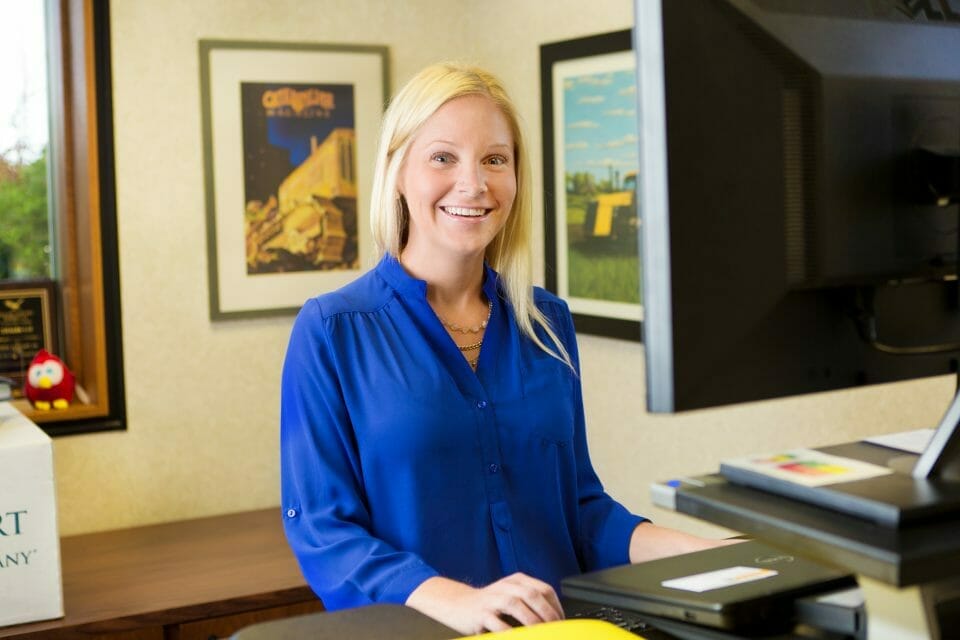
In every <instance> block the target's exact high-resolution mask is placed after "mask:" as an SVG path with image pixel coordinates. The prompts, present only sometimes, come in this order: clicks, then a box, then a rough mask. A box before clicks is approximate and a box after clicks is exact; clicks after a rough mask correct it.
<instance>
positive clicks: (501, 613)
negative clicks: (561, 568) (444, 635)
mask: <svg viewBox="0 0 960 640" xmlns="http://www.w3.org/2000/svg"><path fill="white" fill-rule="evenodd" d="M406 604H407V606H408V607H412V608H414V609H416V610H417V611H420V612H421V613H423V614H426V615H428V616H430V617H431V618H433V619H435V620H438V621H439V622H442V623H443V624H445V625H447V626H448V627H450V628H452V629H456V630H457V631H459V632H460V633H463V634H466V635H473V634H478V633H484V632H486V631H504V630H506V629H509V628H510V627H511V626H512V625H511V624H510V622H508V620H510V619H511V618H512V620H514V621H516V622H517V623H520V624H522V625H531V624H537V623H538V622H550V621H553V620H562V619H563V609H562V608H561V606H560V599H559V598H558V597H557V594H556V592H555V591H554V590H553V587H551V586H550V585H549V584H547V583H546V582H542V581H540V580H537V579H536V578H531V577H530V576H528V575H525V574H522V573H514V574H513V575H510V576H507V577H506V578H501V579H500V580H497V581H496V582H494V583H493V584H490V585H488V586H486V587H482V588H475V587H471V586H469V585H466V584H463V583H462V582H456V581H455V580H449V579H447V578H440V577H436V578H430V579H429V580H426V581H425V582H424V583H423V584H421V585H420V586H419V587H417V588H416V589H415V590H414V591H413V593H411V594H410V597H409V598H407V602H406Z"/></svg>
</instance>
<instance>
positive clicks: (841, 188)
mask: <svg viewBox="0 0 960 640" xmlns="http://www.w3.org/2000/svg"><path fill="white" fill-rule="evenodd" d="M953 3H955V4H953ZM635 10H636V26H635V29H634V48H635V52H636V54H637V74H638V95H639V100H638V103H639V109H638V113H639V119H640V126H639V132H640V145H641V172H640V173H641V176H640V178H641V180H640V183H639V185H638V201H639V203H640V214H641V218H642V224H641V229H640V233H641V243H642V274H641V276H642V279H643V291H644V301H643V303H644V323H643V330H644V336H643V337H644V342H645V352H646V364H647V372H646V381H647V406H648V410H650V411H654V412H672V411H682V410H688V409H698V408H704V407H713V406H718V405H725V404H731V403H740V402H747V401H753V400H760V399H765V398H775V397H781V396H787V395H797V394H804V393H810V392H817V391H826V390H832V389H842V388H848V387H854V386H858V385H865V384H873V383H880V382H891V381H897V380H905V379H910V378H917V377H924V376H934V375H941V374H948V373H957V371H958V369H960V366H958V362H960V291H958V287H957V272H958V270H957V263H958V243H960V219H958V217H960V205H958V204H957V203H958V202H960V186H958V184H960V2H956V0H950V1H949V2H948V1H943V2H915V1H910V2H908V1H893V0H882V1H881V0H859V1H858V0H819V1H818V0H663V1H662V2H661V0H636V2H635Z"/></svg>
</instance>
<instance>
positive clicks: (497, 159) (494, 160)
mask: <svg viewBox="0 0 960 640" xmlns="http://www.w3.org/2000/svg"><path fill="white" fill-rule="evenodd" d="M487 162H489V163H490V164H492V165H495V166H500V165H504V164H507V159H506V158H504V157H503V156H493V157H491V158H490V159H489V160H487Z"/></svg>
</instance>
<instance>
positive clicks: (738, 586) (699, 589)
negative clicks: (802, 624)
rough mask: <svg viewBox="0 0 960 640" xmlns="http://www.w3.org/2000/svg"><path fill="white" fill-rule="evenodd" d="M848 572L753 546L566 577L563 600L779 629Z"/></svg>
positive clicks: (844, 582)
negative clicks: (806, 599) (803, 602)
mask: <svg viewBox="0 0 960 640" xmlns="http://www.w3.org/2000/svg"><path fill="white" fill-rule="evenodd" d="M855 585H856V581H855V579H854V577H853V576H852V575H850V574H847V573H843V572H841V571H837V570H834V569H831V568H829V567H826V566H824V565H821V564H818V563H815V562H813V561H810V560H806V559H804V558H800V557H797V556H793V555H790V554H787V553H784V552H783V551H780V550H777V549H775V548H773V547H769V546H767V545H764V544H762V543H760V542H757V541H754V540H751V541H747V542H741V543H738V544H733V545H729V546H723V547H716V548H713V549H707V550H705V551H697V552H694V553H687V554H683V555H679V556H673V557H669V558H662V559H659V560H653V561H650V562H644V563H640V564H634V565H624V566H622V567H614V568H612V569H604V570H602V571H595V572H591V573H585V574H582V575H577V576H570V577H568V578H565V579H564V580H563V582H562V584H561V589H562V592H563V595H564V597H566V598H574V599H577V600H581V601H585V602H592V603H596V604H602V605H607V606H610V607H616V608H619V609H624V610H627V611H636V612H639V613H645V614H649V615H653V616H659V617H663V618H671V619H676V620H683V621H685V622H689V623H693V624H699V625H704V626H708V627H714V628H718V629H727V630H740V631H746V630H754V631H760V630H762V631H780V630H787V629H789V628H791V627H792V626H793V624H794V619H795V613H794V601H795V600H796V599H797V598H799V597H803V596H807V595H810V594H814V593H825V592H828V591H833V590H837V589H843V588H849V587H851V586H855Z"/></svg>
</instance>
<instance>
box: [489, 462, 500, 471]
mask: <svg viewBox="0 0 960 640" xmlns="http://www.w3.org/2000/svg"><path fill="white" fill-rule="evenodd" d="M487 470H489V471H490V473H497V472H498V471H500V465H498V464H497V463H496V462H491V463H490V466H489V467H487Z"/></svg>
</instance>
